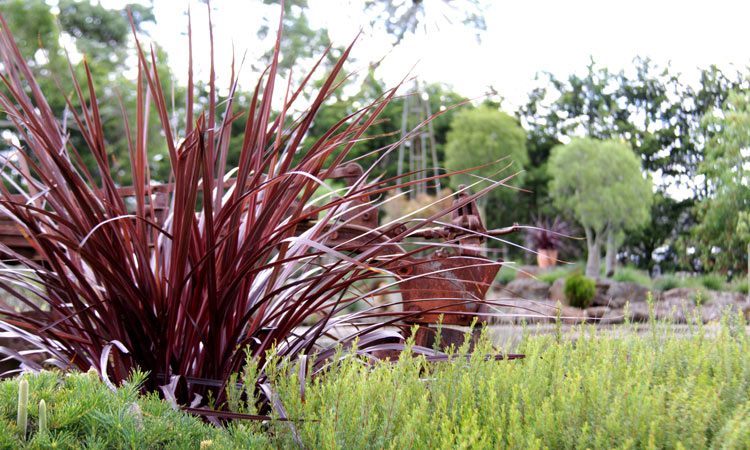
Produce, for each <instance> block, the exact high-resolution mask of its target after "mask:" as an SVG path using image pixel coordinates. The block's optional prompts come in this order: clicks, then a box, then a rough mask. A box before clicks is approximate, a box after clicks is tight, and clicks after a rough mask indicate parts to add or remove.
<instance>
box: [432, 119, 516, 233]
mask: <svg viewBox="0 0 750 450" xmlns="http://www.w3.org/2000/svg"><path fill="white" fill-rule="evenodd" d="M501 158H506V159H505V160H504V161H502V162H500V163H498V164H494V165H490V166H487V167H485V168H483V169H480V170H476V171H473V172H471V173H469V174H464V175H460V176H453V177H452V179H451V184H452V186H453V188H454V189H455V188H456V187H457V186H458V185H460V184H467V185H468V184H471V183H473V182H475V181H477V180H478V178H477V177H483V178H489V179H499V178H498V177H502V178H504V177H507V176H509V175H511V174H513V173H516V172H521V173H519V175H518V176H517V177H516V178H514V179H513V180H511V181H510V183H509V184H510V185H512V186H521V185H522V183H523V178H524V174H523V173H522V171H523V169H524V168H525V167H527V166H528V163H529V157H528V154H527V152H526V132H525V131H524V130H523V128H521V125H520V124H519V123H518V121H517V120H516V119H515V118H514V117H512V116H510V115H508V114H506V113H504V112H502V111H499V110H498V109H496V108H492V107H490V106H487V105H481V106H479V107H476V108H464V109H462V110H461V111H460V112H459V113H457V114H456V115H455V116H454V117H453V120H452V121H451V126H450V131H449V132H448V136H447V140H446V144H445V166H446V168H448V170H462V169H469V168H472V167H477V166H481V165H484V164H487V163H489V162H492V161H497V160H499V159H501ZM507 165H510V167H509V168H507V169H505V170H504V171H502V172H500V173H498V172H499V171H500V170H501V169H503V168H504V167H505V166H507ZM517 196H518V193H517V192H516V191H514V190H510V189H503V188H499V189H495V190H493V191H492V192H491V193H490V195H485V196H484V197H482V198H481V199H480V201H479V202H478V203H477V206H478V207H479V208H480V210H482V212H483V213H484V212H485V209H486V206H487V205H488V204H489V203H490V202H491V203H492V204H493V208H492V209H493V210H497V209H501V210H503V212H506V213H508V212H509V211H511V210H512V208H509V207H508V208H503V206H504V205H508V204H510V203H512V202H513V201H514V197H517ZM494 205H498V207H499V208H495V207H494ZM484 216H485V219H486V223H487V224H488V226H495V223H493V222H494V221H493V220H492V218H490V217H488V216H487V214H484ZM493 217H495V216H493ZM507 217H508V216H506V220H505V221H508V218H507Z"/></svg>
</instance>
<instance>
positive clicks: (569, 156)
mask: <svg viewBox="0 0 750 450" xmlns="http://www.w3.org/2000/svg"><path fill="white" fill-rule="evenodd" d="M549 171H550V177H551V181H550V195H552V197H553V198H554V199H555V202H556V203H557V205H558V207H560V208H562V209H564V210H569V211H572V212H573V214H574V216H575V217H576V219H577V220H578V221H579V222H580V224H581V225H582V226H583V229H584V231H585V234H586V245H587V249H588V256H587V261H586V275H587V276H589V277H597V276H598V275H599V268H600V260H601V247H602V244H603V243H604V242H605V240H606V239H607V238H608V236H610V235H613V238H614V235H615V234H616V233H617V232H618V231H621V230H627V229H632V228H636V227H638V226H639V225H642V224H643V223H644V222H645V221H647V220H648V214H649V208H650V205H651V197H652V192H651V181H650V180H649V179H648V178H644V176H643V175H642V173H641V168H640V161H639V159H638V157H637V156H636V155H635V153H634V152H633V150H632V149H631V148H630V146H629V145H628V144H626V143H624V142H622V141H617V140H607V141H600V140H597V139H592V138H576V139H573V140H572V141H571V142H570V143H569V144H566V145H560V146H557V147H555V148H553V149H552V154H551V156H550V160H549Z"/></svg>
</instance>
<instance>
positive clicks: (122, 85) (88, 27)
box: [0, 0, 179, 185]
mask: <svg viewBox="0 0 750 450" xmlns="http://www.w3.org/2000/svg"><path fill="white" fill-rule="evenodd" d="M127 8H130V10H131V13H132V14H133V21H134V24H135V26H136V29H137V30H139V31H142V26H143V24H145V23H146V22H150V21H153V20H154V16H153V14H152V12H151V9H150V8H149V7H145V6H143V5H139V4H132V5H126V6H125V7H123V8H122V9H108V8H105V7H103V6H101V5H100V4H98V3H91V2H89V1H88V0H82V1H76V0H61V1H60V2H59V4H58V9H59V12H57V13H53V10H52V9H51V7H50V5H48V4H47V3H45V2H44V0H3V1H0V12H2V13H3V15H4V16H5V19H6V21H7V22H8V25H9V26H10V27H11V28H13V29H17V30H23V32H22V36H23V37H22V39H19V40H18V45H19V49H20V51H21V54H22V55H23V56H24V58H25V59H26V60H27V61H28V62H29V63H30V65H31V68H32V71H33V72H34V73H35V75H36V77H37V80H38V82H39V84H40V87H41V89H42V92H44V93H45V95H47V96H48V97H49V98H50V99H54V100H52V103H51V104H50V107H51V108H52V111H53V113H54V114H55V115H56V117H58V118H59V119H60V120H61V121H63V122H64V123H66V125H67V126H68V131H69V133H70V140H71V142H72V143H73V144H74V145H75V146H76V147H80V146H82V145H83V141H82V137H81V136H80V133H79V132H78V130H77V128H76V126H75V123H74V120H73V118H72V115H71V114H70V113H69V112H68V111H67V110H66V104H65V101H64V96H62V95H58V94H59V92H60V89H62V90H63V92H64V93H65V95H66V96H68V95H71V94H72V93H73V92H74V87H73V84H72V81H71V78H70V76H69V68H68V61H67V58H66V54H65V50H67V51H68V52H69V54H70V55H71V59H72V62H73V70H74V72H75V73H76V75H77V77H78V79H85V69H84V64H83V60H82V58H81V56H84V57H85V58H86V62H87V63H88V67H89V70H90V72H91V76H92V79H93V80H94V85H95V86H96V95H97V97H98V98H99V99H100V100H101V105H102V109H101V115H102V127H103V129H104V139H105V143H106V144H107V145H108V148H109V149H110V157H111V163H112V172H113V174H114V177H115V180H116V181H117V182H118V183H119V184H121V185H126V184H130V183H131V182H132V181H131V176H130V167H129V163H128V160H129V156H128V150H127V148H128V144H127V139H126V135H125V133H124V131H125V130H124V128H123V126H124V125H123V120H122V112H121V109H120V105H119V99H118V96H117V91H119V93H120V97H121V98H122V101H123V103H124V105H125V107H126V110H127V111H134V110H135V102H136V98H135V94H134V93H135V91H136V84H135V81H134V80H131V79H128V78H127V77H126V76H125V75H123V72H124V68H125V64H126V60H127V58H128V57H129V56H130V55H132V54H133V46H132V38H131V36H132V32H131V29H130V20H129V18H128V14H127ZM58 23H59V24H58ZM63 41H68V42H70V43H71V44H72V46H70V45H69V47H68V48H67V49H63V46H62V45H61V42H63ZM157 51H158V50H157ZM158 56H159V59H160V60H161V61H165V60H166V54H165V53H163V52H159V55H158ZM162 67H163V68H162V69H161V72H160V76H161V77H162V80H164V82H165V83H170V82H171V75H170V74H169V72H168V69H166V68H167V67H168V65H167V64H164V65H162ZM58 84H59V86H58ZM116 90H117V91H116ZM178 93H179V92H178ZM86 96H87V97H88V93H86ZM157 122H158V117H157V115H156V114H153V116H152V125H153V126H152V127H151V133H150V134H149V145H150V148H151V149H152V150H153V153H152V154H153V155H154V157H156V159H154V160H153V161H152V162H151V163H152V167H151V170H152V175H153V177H154V179H158V180H161V181H167V179H168V176H169V169H168V167H167V166H166V165H165V164H163V163H164V162H166V161H165V160H163V161H162V160H161V159H159V154H160V153H161V155H162V156H163V155H165V154H166V147H164V146H163V144H162V143H161V142H160V141H161V139H159V134H158V131H156V127H157ZM131 123H132V122H131ZM9 127H10V123H9V122H0V128H3V129H8V128H9ZM162 147H163V148H162ZM83 157H84V160H85V162H86V163H87V166H88V167H89V169H90V170H92V174H93V175H94V176H95V177H96V176H97V171H96V170H95V167H96V164H95V162H94V160H93V156H91V155H90V154H85V155H84V156H83Z"/></svg>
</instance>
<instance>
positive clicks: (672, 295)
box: [661, 287, 700, 303]
mask: <svg viewBox="0 0 750 450" xmlns="http://www.w3.org/2000/svg"><path fill="white" fill-rule="evenodd" d="M699 290H700V289H698V288H692V287H681V288H674V289H670V290H668V291H664V292H662V294H661V298H662V299H664V300H670V299H679V300H685V301H687V302H688V303H692V302H693V299H694V298H695V296H696V295H697V293H698V291H699Z"/></svg>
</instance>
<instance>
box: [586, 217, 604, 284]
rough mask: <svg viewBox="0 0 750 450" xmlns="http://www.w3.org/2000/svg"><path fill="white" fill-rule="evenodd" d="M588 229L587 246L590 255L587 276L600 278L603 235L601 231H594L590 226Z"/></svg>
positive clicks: (587, 263) (587, 259)
mask: <svg viewBox="0 0 750 450" xmlns="http://www.w3.org/2000/svg"><path fill="white" fill-rule="evenodd" d="M585 231H586V247H587V248H588V255H587V257H586V276H587V277H589V278H598V277H599V270H600V268H601V253H602V252H601V244H602V243H601V237H600V233H594V231H593V230H592V229H590V228H589V227H586V228H585Z"/></svg>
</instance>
